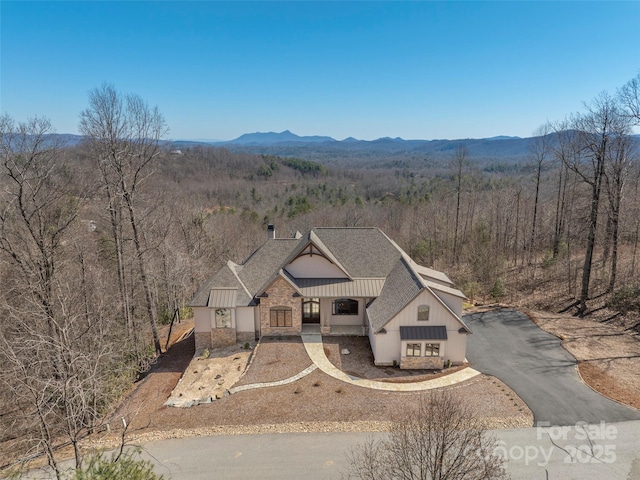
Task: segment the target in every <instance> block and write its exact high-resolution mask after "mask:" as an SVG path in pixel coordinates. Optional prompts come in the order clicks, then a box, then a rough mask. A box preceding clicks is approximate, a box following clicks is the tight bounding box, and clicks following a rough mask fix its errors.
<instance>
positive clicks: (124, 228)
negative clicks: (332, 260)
mask: <svg viewBox="0 0 640 480" xmlns="http://www.w3.org/2000/svg"><path fill="white" fill-rule="evenodd" d="M639 96H640V76H638V77H636V78H635V79H633V80H631V81H630V82H629V83H628V84H626V85H624V86H622V87H621V88H620V89H619V90H618V91H617V92H610V93H602V94H600V95H598V96H597V97H596V98H595V99H594V100H592V101H591V102H589V103H587V104H586V105H585V106H584V108H583V109H582V110H581V111H580V112H577V113H573V114H571V113H568V115H567V117H566V118H565V119H563V120H559V121H557V122H554V123H549V124H545V125H543V126H541V127H540V128H539V129H538V131H536V132H535V134H534V141H533V142H532V148H531V149H530V152H529V155H528V157H527V160H526V161H525V162H517V163H512V164H508V165H507V164H502V165H501V166H499V168H497V167H496V165H495V164H491V165H490V164H488V163H486V162H475V161H474V156H473V152H472V151H469V150H468V148H467V147H466V146H465V144H464V142H463V141H461V142H460V145H459V146H458V147H457V148H456V149H455V151H453V152H452V153H451V154H449V155H448V156H447V157H446V158H443V159H442V161H440V162H437V163H435V164H434V163H433V162H428V163H425V164H424V165H421V164H419V162H418V163H416V162H411V163H409V164H406V165H402V164H401V163H400V164H399V165H400V166H397V167H393V166H391V167H386V168H379V167H376V168H373V167H371V163H370V162H369V163H366V164H363V165H362V166H360V167H359V166H358V165H357V164H354V162H353V161H350V162H349V163H348V166H344V167H340V166H336V162H332V164H331V166H328V165H325V164H322V163H318V162H314V161H309V160H305V159H303V158H300V159H293V158H284V157H282V158H281V157H274V156H263V155H253V154H242V153H231V152H229V151H227V150H225V149H223V148H214V147H206V146H194V147H191V148H181V149H180V152H176V151H175V150H174V149H172V148H171V145H170V143H167V142H165V141H164V139H166V138H167V136H168V132H169V127H170V126H168V125H166V123H165V120H164V118H163V116H162V114H161V106H159V108H160V109H157V108H153V107H150V106H149V105H147V104H146V102H145V101H144V100H143V99H142V98H140V97H139V96H137V95H126V94H123V93H120V92H118V91H117V90H115V89H114V88H113V87H110V86H106V85H105V86H103V87H100V88H97V89H96V90H94V91H93V92H92V93H91V94H90V96H89V98H88V100H87V106H86V109H85V110H84V111H82V112H79V125H80V131H81V133H82V135H84V137H85V141H84V142H82V143H81V144H79V145H75V146H69V145H65V144H63V143H61V142H59V141H58V140H59V139H60V137H57V136H51V135H50V134H52V133H54V131H55V126H54V125H51V124H50V123H49V122H48V121H47V120H46V119H44V118H36V119H30V120H26V121H24V122H18V121H14V120H13V119H12V118H11V117H9V116H8V115H5V116H3V117H1V118H0V147H1V153H0V322H2V324H1V327H0V330H1V331H0V361H1V362H2V365H3V368H2V371H1V372H0V384H1V385H2V387H1V388H0V392H1V393H0V405H2V407H1V411H0V452H6V455H5V454H4V453H3V454H0V458H3V459H9V458H10V456H9V454H12V455H17V456H21V457H26V456H29V455H32V454H35V453H38V452H44V453H45V455H46V456H47V459H48V461H49V464H50V465H51V466H52V467H53V468H54V469H56V471H57V457H56V455H55V449H56V446H58V445H60V444H70V445H72V446H73V447H74V448H75V452H76V462H77V465H78V466H80V465H81V462H82V457H83V452H82V450H81V448H80V444H81V441H82V439H83V438H85V437H86V436H87V435H88V434H90V433H91V432H92V431H94V430H95V429H97V428H99V427H100V425H101V423H102V421H103V419H104V415H105V414H106V413H107V412H108V411H110V409H111V408H112V407H113V405H114V404H115V403H116V402H117V401H118V399H119V398H120V396H121V395H122V393H123V392H124V391H125V390H126V389H127V388H129V386H130V385H131V382H133V381H134V380H135V379H136V378H137V376H138V375H139V374H140V373H141V372H143V371H144V370H145V369H147V368H148V366H149V364H150V362H151V361H152V360H153V358H154V357H155V356H156V355H159V354H161V352H162V350H163V348H164V340H166V339H163V338H160V336H159V334H158V326H159V325H160V324H164V323H168V322H170V321H171V320H172V319H173V318H175V317H176V316H177V315H178V314H182V315H183V316H184V315H188V308H187V305H188V302H189V300H190V298H191V296H192V294H193V293H194V291H195V290H196V289H197V287H198V285H199V284H200V282H201V281H202V280H203V279H205V278H206V277H207V276H208V275H210V274H211V273H212V272H214V271H215V270H216V269H217V268H218V267H219V266H220V265H222V263H223V262H226V261H227V260H229V259H231V260H234V261H236V262H241V261H242V260H243V259H244V258H246V256H247V255H248V254H250V253H251V252H252V251H253V250H254V249H255V248H256V247H257V246H259V245H260V244H261V243H262V242H263V241H264V240H265V238H266V225H267V224H268V223H273V224H274V225H275V227H276V235H277V236H290V235H292V234H293V233H294V232H295V231H296V230H299V231H300V232H304V231H305V230H307V229H309V228H311V227H313V226H378V227H380V228H381V229H382V230H383V231H384V232H386V233H387V234H388V235H389V236H390V237H391V238H393V239H394V240H395V241H396V242H398V243H399V244H400V245H401V246H402V247H403V248H404V249H405V250H406V251H407V252H408V253H409V254H410V255H411V256H412V257H413V258H414V259H415V260H416V261H417V262H419V263H421V264H423V265H426V266H433V267H434V268H437V269H441V270H444V271H446V272H447V273H448V274H450V276H451V277H452V278H453V279H454V280H455V281H456V283H457V285H458V286H459V287H460V288H461V289H462V290H463V291H464V292H465V293H466V294H467V296H468V297H469V298H470V300H471V301H476V302H487V303H488V302H497V301H501V302H504V303H518V304H521V305H528V306H535V307H538V308H546V309H550V310H555V311H559V310H567V311H571V312H573V313H575V314H576V315H580V316H584V315H591V314H592V312H593V311H594V310H596V309H603V308H607V309H608V310H610V311H611V312H612V315H611V316H610V318H609V320H610V321H617V322H627V324H628V327H629V328H630V329H635V330H636V331H638V330H640V326H639V325H638V324H637V323H636V322H635V321H632V320H629V319H630V318H631V319H633V318H637V312H638V310H639V309H640V301H639V300H638V296H639V295H638V294H639V293H640V278H639V277H640V275H639V274H638V272H639V270H640V268H639V265H638V263H640V258H639V257H640V252H638V240H639V234H640V191H639V187H640V185H639V183H640V150H639V147H638V143H639V140H640V138H639V137H638V136H637V135H636V136H634V135H633V132H634V130H633V128H635V127H637V126H638V125H640V100H639ZM345 165H347V164H345ZM633 315H636V317H634V316H633ZM6 463H7V464H8V460H7V461H6ZM2 466H5V465H0V467H2Z"/></svg>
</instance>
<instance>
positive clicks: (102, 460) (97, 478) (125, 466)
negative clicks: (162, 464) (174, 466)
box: [68, 448, 164, 480]
mask: <svg viewBox="0 0 640 480" xmlns="http://www.w3.org/2000/svg"><path fill="white" fill-rule="evenodd" d="M139 457H140V449H139V448H136V449H131V450H126V451H125V452H124V453H122V455H116V454H112V455H111V456H110V457H107V455H106V454H105V453H104V452H96V453H94V454H92V455H91V456H89V458H88V459H87V461H86V462H84V463H85V465H84V466H83V468H81V469H78V470H75V471H74V472H73V473H72V474H71V476H69V477H68V479H69V480H113V479H117V478H123V479H124V478H126V479H127V480H162V479H164V477H163V476H162V475H160V476H158V475H157V474H156V473H155V472H154V471H153V465H152V464H151V462H149V461H148V460H142V459H141V458H139Z"/></svg>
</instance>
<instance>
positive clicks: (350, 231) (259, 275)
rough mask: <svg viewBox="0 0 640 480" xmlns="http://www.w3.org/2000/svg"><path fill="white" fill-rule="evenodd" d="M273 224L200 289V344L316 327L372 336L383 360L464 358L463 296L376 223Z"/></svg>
mask: <svg viewBox="0 0 640 480" xmlns="http://www.w3.org/2000/svg"><path fill="white" fill-rule="evenodd" d="M267 232H268V233H267V240H266V242H265V243H264V244H263V245H262V246H261V247H259V248H258V249H257V250H256V251H255V252H253V254H251V255H250V256H249V258H247V259H246V260H245V261H244V262H243V263H242V264H236V263H234V262H231V261H229V262H227V264H226V265H225V266H224V267H222V268H221V269H220V270H218V272H216V273H215V274H214V275H213V276H212V277H211V278H209V279H208V280H207V281H206V282H204V283H203V284H202V286H201V287H200V289H199V290H198V291H197V292H196V294H195V296H194V297H193V300H192V301H191V306H192V307H193V310H194V317H195V342H196V350H200V349H203V348H205V347H206V348H216V347H220V346H226V345H231V344H234V343H236V342H247V341H252V340H255V339H258V338H260V337H262V336H265V335H300V334H301V333H303V332H307V331H316V332H321V333H322V334H324V335H332V334H333V335H340V334H345V333H351V334H354V333H355V334H359V335H364V336H368V337H369V342H370V344H371V349H372V351H373V356H374V359H375V363H376V365H392V364H397V365H399V366H400V368H442V367H443V366H444V365H445V364H446V363H448V362H450V363H451V364H453V365H456V364H460V363H462V362H464V360H465V355H466V344H467V334H469V333H471V332H470V330H469V328H468V327H467V326H466V325H465V324H464V322H463V321H462V302H463V300H464V299H465V295H464V294H463V293H462V292H461V291H460V290H457V289H456V288H455V287H454V285H453V283H452V282H451V280H450V279H449V277H447V276H446V275H445V274H444V273H442V272H439V271H436V270H433V269H430V268H426V267H423V266H421V265H418V264H417V263H415V262H414V261H413V260H411V258H409V256H408V255H407V254H406V253H405V252H404V251H403V250H402V249H401V248H400V247H399V246H398V245H397V244H396V243H395V242H394V241H393V240H391V239H390V238H389V237H388V236H387V235H385V234H384V233H383V232H382V231H381V230H380V229H379V228H313V229H312V230H311V231H309V232H308V233H307V234H306V235H301V234H300V233H299V232H296V234H295V235H294V236H293V237H290V238H277V237H276V235H275V230H274V228H273V225H269V226H268V231H267Z"/></svg>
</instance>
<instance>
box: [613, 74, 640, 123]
mask: <svg viewBox="0 0 640 480" xmlns="http://www.w3.org/2000/svg"><path fill="white" fill-rule="evenodd" d="M618 99H619V100H620V103H621V104H622V105H623V107H624V109H625V111H626V112H625V113H626V115H627V116H628V117H629V118H630V119H631V120H632V122H633V123H634V124H635V125H640V74H638V76H636V77H635V78H632V79H631V80H629V81H628V82H627V83H626V84H625V85H624V86H623V87H622V88H621V89H620V90H618Z"/></svg>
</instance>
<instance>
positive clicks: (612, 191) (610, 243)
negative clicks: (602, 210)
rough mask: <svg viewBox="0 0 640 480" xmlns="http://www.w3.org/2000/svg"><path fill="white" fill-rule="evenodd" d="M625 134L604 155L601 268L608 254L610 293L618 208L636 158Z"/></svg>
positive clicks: (630, 139)
mask: <svg viewBox="0 0 640 480" xmlns="http://www.w3.org/2000/svg"><path fill="white" fill-rule="evenodd" d="M623 126H624V124H623ZM625 130H626V129H625ZM629 132H630V130H629ZM627 133H628V132H625V131H622V132H619V134H618V135H615V136H614V138H612V140H611V148H610V149H609V151H608V152H607V162H606V165H605V170H604V180H605V188H606V192H607V199H608V201H609V202H608V206H609V208H608V210H607V213H608V216H607V229H606V233H607V238H606V239H605V247H604V252H603V266H606V264H607V260H608V256H609V253H611V268H610V273H609V286H608V291H609V292H611V291H613V289H614V287H615V284H616V277H617V268H618V243H619V236H620V209H621V207H622V199H623V190H624V186H625V183H626V179H627V176H628V175H629V171H630V168H631V165H632V163H633V162H634V160H635V159H636V158H637V155H638V150H637V142H635V141H634V139H633V137H631V136H630V135H628V134H627Z"/></svg>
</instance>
